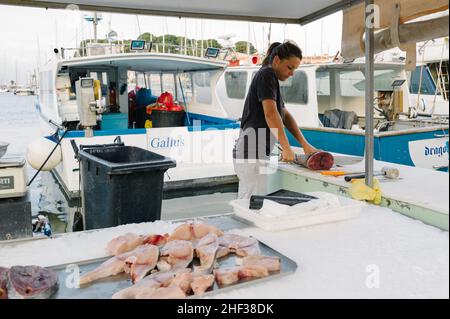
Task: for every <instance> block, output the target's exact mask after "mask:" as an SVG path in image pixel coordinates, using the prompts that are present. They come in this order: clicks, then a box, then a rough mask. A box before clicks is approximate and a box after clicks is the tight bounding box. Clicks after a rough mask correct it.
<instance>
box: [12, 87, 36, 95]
mask: <svg viewBox="0 0 450 319" xmlns="http://www.w3.org/2000/svg"><path fill="white" fill-rule="evenodd" d="M14 95H18V96H28V95H34V91H33V90H32V89H31V88H17V89H15V90H14Z"/></svg>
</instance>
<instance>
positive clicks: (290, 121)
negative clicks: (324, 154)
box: [282, 108, 317, 155]
mask: <svg viewBox="0 0 450 319" xmlns="http://www.w3.org/2000/svg"><path fill="white" fill-rule="evenodd" d="M282 112H283V123H284V125H285V126H286V128H287V129H288V131H289V132H291V134H292V135H294V137H295V139H296V140H297V141H298V142H299V143H300V145H301V146H302V147H303V150H304V151H305V154H306V155H309V154H311V153H314V152H317V149H316V148H314V147H313V146H312V145H311V144H309V143H308V141H307V140H306V138H305V137H304V136H303V134H302V131H301V130H300V129H299V127H298V124H297V121H295V118H294V117H293V116H292V115H291V113H289V111H288V110H286V108H283V110H282Z"/></svg>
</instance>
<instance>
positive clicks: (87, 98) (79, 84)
mask: <svg viewBox="0 0 450 319" xmlns="http://www.w3.org/2000/svg"><path fill="white" fill-rule="evenodd" d="M95 82H96V80H94V79H93V78H80V79H79V80H78V81H76V82H75V88H76V92H77V107H78V114H79V115H80V126H81V127H82V128H83V129H84V131H85V136H86V137H91V136H93V135H94V133H93V128H94V127H95V126H96V125H97V115H99V114H101V113H103V112H104V110H105V102H104V100H103V99H102V97H101V90H100V89H98V88H99V86H98V85H96V84H95ZM96 88H97V89H98V90H97V92H95V91H96Z"/></svg>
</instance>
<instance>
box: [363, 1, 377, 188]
mask: <svg viewBox="0 0 450 319" xmlns="http://www.w3.org/2000/svg"><path fill="white" fill-rule="evenodd" d="M373 4H374V0H365V5H366V10H365V23H366V24H365V25H366V37H365V54H366V65H365V77H366V126H365V129H366V139H365V142H366V143H365V171H366V185H367V186H369V187H373V96H374V90H373V81H374V71H373V70H374V35H373V33H374V32H373V31H374V23H375V18H374V16H373V15H374V14H375V12H374V11H373ZM371 17H373V18H374V19H373V21H372V20H370V18H371Z"/></svg>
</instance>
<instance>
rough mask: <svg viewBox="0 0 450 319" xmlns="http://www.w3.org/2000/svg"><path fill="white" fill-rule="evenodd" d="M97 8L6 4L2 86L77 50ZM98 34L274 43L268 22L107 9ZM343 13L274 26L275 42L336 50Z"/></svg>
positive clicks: (310, 50) (0, 20) (1, 11)
mask: <svg viewBox="0 0 450 319" xmlns="http://www.w3.org/2000/svg"><path fill="white" fill-rule="evenodd" d="M85 14H87V15H91V16H92V12H80V11H74V10H54V9H49V10H47V9H44V8H28V7H19V6H4V5H0V84H6V83H9V81H10V80H14V81H15V80H16V74H17V81H18V83H19V84H27V83H29V81H30V79H31V75H32V74H33V72H34V71H35V70H37V69H38V65H44V64H45V63H46V62H47V61H49V60H50V59H51V58H52V55H53V48H55V47H58V48H60V47H64V48H73V47H75V46H78V44H79V43H80V41H81V40H83V39H86V38H93V27H92V23H89V22H86V21H84V20H83V16H84V15H85ZM101 16H102V20H101V21H100V23H99V26H98V31H97V33H98V38H105V35H106V34H107V33H108V31H109V30H114V31H116V32H117V33H118V38H119V39H135V38H137V37H138V35H139V34H140V33H144V32H150V33H153V34H155V35H158V36H159V35H162V34H176V35H178V36H185V34H186V35H187V37H188V38H197V39H201V38H203V39H209V38H218V37H220V36H223V35H225V34H227V35H233V37H232V38H231V40H232V41H233V42H237V41H248V40H250V42H252V43H253V44H254V45H255V47H256V49H257V50H259V51H262V52H263V51H265V49H266V48H267V47H268V31H269V24H268V23H249V22H240V21H224V20H207V19H193V18H188V19H185V18H181V19H179V18H169V17H157V16H137V15H128V14H110V13H101ZM341 30H342V12H338V13H335V14H333V15H330V16H328V17H326V18H323V19H321V20H318V21H315V22H312V23H310V24H308V25H306V26H299V25H284V24H272V28H271V38H270V40H271V42H274V41H283V40H285V39H289V40H293V41H295V42H296V43H297V44H298V45H299V46H300V47H301V48H302V50H303V52H304V55H319V54H330V55H334V54H336V52H337V51H339V50H340V45H341Z"/></svg>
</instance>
